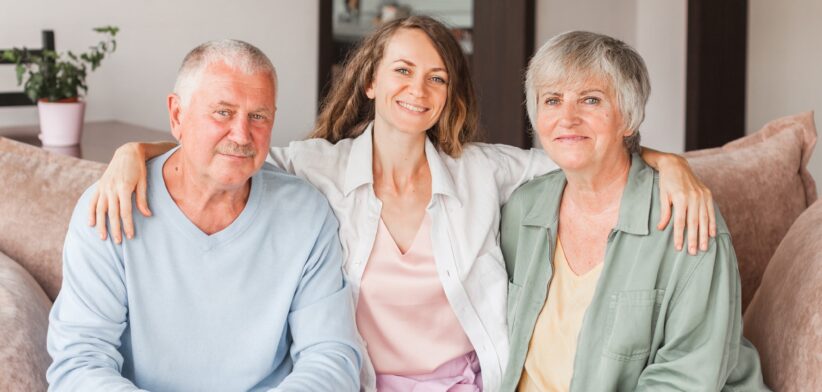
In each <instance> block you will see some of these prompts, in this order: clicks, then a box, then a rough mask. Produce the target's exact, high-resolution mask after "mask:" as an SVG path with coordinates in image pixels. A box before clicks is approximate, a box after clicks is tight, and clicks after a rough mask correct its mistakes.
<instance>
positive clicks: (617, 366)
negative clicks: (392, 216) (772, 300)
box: [501, 32, 767, 391]
mask: <svg viewBox="0 0 822 392" xmlns="http://www.w3.org/2000/svg"><path fill="white" fill-rule="evenodd" d="M649 93H650V85H649V83H648V71H647V69H646V68H645V64H644V62H643V60H642V58H641V57H640V56H639V54H638V53H637V52H636V51H635V50H634V49H632V48H631V47H629V46H628V45H626V44H625V43H623V42H621V41H618V40H616V39H613V38H610V37H607V36H603V35H599V34H594V33H588V32H570V33H565V34H562V35H559V36H557V37H555V38H553V39H552V40H550V41H549V42H548V43H546V44H545V45H544V46H543V47H542V48H541V49H540V50H539V52H538V53H537V54H536V56H534V58H533V60H531V63H530V65H529V68H528V74H527V80H526V94H527V104H528V114H529V116H530V119H531V123H532V124H533V126H534V128H535V129H536V131H537V134H538V136H539V138H540V141H541V142H542V146H543V147H544V148H545V150H546V151H547V153H548V155H549V156H550V157H551V159H552V160H553V161H555V162H556V163H557V165H559V167H560V169H561V170H558V171H554V172H551V173H549V174H546V175H544V176H541V177H538V178H537V179H534V180H533V181H531V182H529V183H527V184H526V185H523V186H522V187H521V188H520V189H518V190H517V191H516V192H515V193H514V194H513V195H512V197H511V199H510V201H509V202H508V203H507V205H506V206H505V207H504V209H503V213H502V214H503V215H502V223H501V240H502V251H503V255H504V257H505V261H506V265H507V268H508V273H509V279H510V282H509V296H508V303H509V304H508V322H509V336H510V344H511V351H510V353H511V355H510V360H509V363H508V366H507V369H506V372H505V376H504V379H503V388H502V390H504V391H512V390H515V389H516V390H519V391H567V390H571V391H615V390H618V391H634V390H654V391H658V390H683V391H710V390H714V391H718V390H724V389H726V388H727V389H732V390H737V389H736V388H739V389H738V390H745V391H751V390H766V389H767V388H766V387H765V386H764V384H763V383H762V376H761V372H760V366H759V358H758V355H757V353H756V350H755V349H754V348H753V347H752V346H751V345H750V344H749V343H748V342H747V341H746V340H745V339H744V338H743V337H742V318H741V311H740V283H739V273H738V271H737V262H736V256H735V255H734V250H733V247H732V245H731V238H730V235H729V233H728V229H727V227H726V226H725V224H724V221H723V220H722V219H721V218H719V217H717V235H716V237H715V238H712V239H711V240H710V244H709V248H708V251H707V252H704V253H700V254H698V255H689V254H688V253H686V252H681V251H677V250H676V249H675V246H674V242H673V238H672V231H671V230H670V228H668V229H667V230H664V231H658V230H654V229H653V222H654V221H656V220H658V219H659V216H658V214H659V211H658V209H656V208H654V206H656V205H658V204H659V202H660V195H659V192H658V181H659V178H658V175H657V173H656V172H655V171H654V170H653V169H652V168H650V167H649V166H648V165H647V164H646V163H645V162H643V160H642V159H641V158H640V156H639V155H638V154H637V146H638V141H639V133H638V129H639V125H640V123H642V120H643V117H644V108H645V103H646V102H647V100H648V95H649Z"/></svg>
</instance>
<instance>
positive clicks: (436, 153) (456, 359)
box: [89, 16, 713, 391]
mask: <svg viewBox="0 0 822 392" xmlns="http://www.w3.org/2000/svg"><path fill="white" fill-rule="evenodd" d="M475 101H476V99H475V95H474V91H473V84H472V80H471V78H470V74H469V69H468V65H467V63H466V61H465V58H464V56H463V54H462V52H461V50H460V47H459V45H458V43H457V42H456V40H455V39H454V38H453V37H452V35H451V33H450V32H449V30H448V29H447V28H446V27H445V26H443V25H442V24H441V23H439V22H437V21H435V20H433V19H431V18H428V17H418V16H415V17H410V18H406V19H400V20H396V21H393V22H390V23H387V24H384V25H382V26H381V27H380V28H379V29H377V30H376V31H375V32H374V33H372V34H371V35H369V36H368V37H366V38H365V39H364V41H363V42H362V43H361V45H360V46H359V47H358V48H357V49H356V50H355V52H354V53H353V54H352V56H351V57H350V58H349V60H348V61H347V64H346V66H345V69H344V71H343V73H342V75H341V77H340V79H339V81H338V82H337V83H336V84H335V85H334V86H333V88H332V91H331V92H330V94H329V96H328V99H327V100H326V102H325V103H324V104H323V107H322V112H321V114H320V116H319V118H318V120H317V124H316V127H315V130H314V132H313V134H312V138H311V139H308V140H304V141H298V142H292V143H291V144H290V145H289V146H288V147H286V148H272V149H271V158H272V161H273V163H274V164H275V165H277V166H279V167H281V168H283V169H285V170H287V171H289V172H291V173H294V174H296V175H298V176H300V177H303V178H305V179H307V180H308V181H310V182H311V183H312V184H314V185H315V186H316V187H317V188H319V189H320V190H321V191H322V192H323V193H324V194H325V195H326V197H328V200H329V202H330V204H331V206H332V208H333V209H334V211H335V213H336V215H337V218H338V219H339V221H340V239H341V241H342V246H343V252H344V257H345V260H344V261H343V263H344V269H345V272H346V275H347V277H348V279H349V281H350V283H351V285H352V288H353V289H354V297H355V298H354V299H355V303H356V304H357V325H358V328H359V330H360V334H361V335H362V338H363V340H364V344H365V346H366V349H367V353H368V358H366V361H365V364H364V366H363V374H362V381H363V386H364V389H366V390H374V388H375V387H376V388H378V389H379V390H380V391H411V390H415V391H479V390H483V388H484V389H485V390H488V391H497V390H498V389H499V388H500V381H501V377H502V371H503V369H504V367H505V366H506V363H507V360H508V337H507V335H508V329H507V324H506V295H507V286H508V279H507V276H506V271H505V267H504V263H503V260H502V254H501V251H500V248H499V243H498V236H499V223H500V211H499V209H500V206H501V205H502V204H503V203H505V202H506V200H507V199H508V197H509V195H511V193H512V192H513V191H514V189H516V188H517V187H518V186H519V185H520V184H522V183H524V182H525V181H527V180H529V179H531V178H532V177H534V176H535V175H538V174H544V173H546V172H548V171H549V170H552V169H554V168H556V165H554V164H553V162H551V161H550V160H549V159H548V158H547V157H546V156H545V154H544V153H543V152H542V151H540V150H530V151H524V150H520V149H518V148H514V147H509V146H504V145H488V144H481V143H472V142H471V141H472V140H473V139H474V135H475V133H476V126H477V112H476V102H475ZM171 147H172V146H171V145H168V144H128V145H125V146H123V147H121V149H120V150H119V151H118V153H117V154H116V155H115V157H114V158H113V160H112V163H111V164H110V166H109V168H108V170H107V171H106V173H105V174H104V176H103V178H102V179H101V182H100V185H99V187H98V192H99V197H98V198H97V201H96V202H95V204H96V205H95V206H94V207H93V208H92V211H96V216H90V217H89V218H90V223H91V224H92V225H93V224H95V222H96V224H97V227H98V229H99V230H100V231H101V236H105V230H106V227H105V221H106V219H105V217H106V214H108V217H109V229H110V230H111V232H112V235H115V236H117V238H118V239H119V236H120V219H122V221H123V222H124V225H125V226H124V229H125V232H126V235H127V236H128V237H131V236H133V235H134V233H133V229H132V228H131V224H130V221H131V193H132V192H134V190H135V188H136V193H137V199H136V200H137V206H138V208H139V209H140V211H141V212H142V213H143V214H146V215H148V214H150V211H149V210H148V206H147V205H146V202H145V197H144V195H143V194H144V192H145V174H144V171H145V164H144V162H143V161H144V160H145V159H146V158H151V157H153V156H156V155H158V154H159V153H161V152H163V151H166V150H168V149H169V148H171ZM643 157H644V158H645V159H647V160H648V161H649V162H650V163H651V164H652V165H653V166H654V167H657V168H658V169H659V170H660V171H661V173H662V183H661V186H660V189H661V194H663V195H665V196H664V197H663V199H664V200H663V202H661V205H660V206H661V208H662V211H663V212H662V214H661V215H662V216H663V217H662V219H661V220H660V227H664V226H665V225H666V224H667V223H668V220H669V218H670V202H671V200H673V205H674V211H675V212H676V215H677V217H676V219H675V222H676V227H677V230H678V233H679V240H678V241H680V242H678V243H677V245H680V244H681V241H682V231H683V229H684V227H685V221H686V220H687V222H688V227H689V230H688V232H689V244H690V245H691V247H690V248H691V249H690V250H692V251H694V252H695V251H696V233H697V230H700V231H701V235H702V237H703V238H702V239H701V241H703V243H707V237H708V233H707V232H708V230H707V229H708V228H709V227H713V217H712V211H711V210H710V208H711V205H712V199H711V197H710V193H709V192H707V189H705V187H704V186H703V185H702V184H701V183H700V182H699V180H697V179H696V178H695V177H694V176H693V174H692V173H691V172H690V169H689V167H688V166H687V164H686V163H685V162H684V160H683V159H682V158H679V157H676V156H673V155H668V154H660V153H656V152H653V151H646V152H645V153H644V155H643ZM686 215H687V219H686ZM697 226H698V227H699V229H697Z"/></svg>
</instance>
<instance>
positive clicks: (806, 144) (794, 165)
mask: <svg viewBox="0 0 822 392" xmlns="http://www.w3.org/2000/svg"><path fill="white" fill-rule="evenodd" d="M815 143H816V126H815V125H814V121H813V113H812V112H809V113H802V114H798V115H795V116H789V117H783V118H780V119H777V120H774V121H771V122H770V123H768V124H766V125H765V127H763V128H762V129H761V130H759V131H757V132H756V133H753V134H751V135H748V136H746V137H743V138H741V139H737V140H735V141H733V142H730V143H728V144H726V145H724V146H722V147H720V148H712V149H707V150H699V151H693V152H689V153H687V154H685V156H686V157H687V158H688V161H689V162H690V164H691V166H692V167H693V169H694V171H695V172H696V174H697V175H699V177H700V178H702V180H703V181H704V182H705V183H706V184H707V185H708V187H709V188H710V189H711V190H712V191H713V194H714V198H715V199H716V202H717V204H719V208H720V210H721V211H722V215H723V216H724V217H725V221H726V223H727V224H728V228H729V229H730V231H731V236H732V237H733V244H734V248H735V249H736V255H737V258H738V259H739V273H740V275H741V278H742V309H743V311H744V309H745V308H746V307H747V305H748V303H749V302H750V300H751V298H752V297H753V295H754V293H755V292H756V289H757V287H759V282H760V280H761V279H762V274H763V272H764V271H765V267H766V266H767V265H768V261H769V260H770V259H771V256H773V253H774V251H775V250H776V247H777V246H779V242H780V241H781V240H782V238H783V237H784V236H785V233H787V232H788V229H789V228H790V227H791V224H792V223H793V222H794V220H796V218H797V217H798V216H799V215H800V214H801V213H802V211H804V210H805V209H806V208H807V207H808V206H809V205H811V204H812V203H813V202H814V201H815V200H816V185H815V184H814V181H813V179H812V178H811V176H810V174H809V173H808V171H807V165H808V161H809V160H810V158H811V153H812V152H813V147H814V144H815Z"/></svg>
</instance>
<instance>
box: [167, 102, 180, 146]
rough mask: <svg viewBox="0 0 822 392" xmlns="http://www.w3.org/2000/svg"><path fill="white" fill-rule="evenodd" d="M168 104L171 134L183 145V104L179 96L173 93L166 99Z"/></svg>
mask: <svg viewBox="0 0 822 392" xmlns="http://www.w3.org/2000/svg"><path fill="white" fill-rule="evenodd" d="M166 104H167V105H168V119H169V122H170V123H171V134H172V135H173V136H174V138H175V139H177V141H178V142H180V143H182V141H183V135H182V133H183V132H182V131H183V129H182V128H183V127H182V125H181V121H180V120H181V117H182V116H183V102H182V100H181V99H180V96H179V95H177V94H175V93H171V94H169V95H168V97H167V98H166Z"/></svg>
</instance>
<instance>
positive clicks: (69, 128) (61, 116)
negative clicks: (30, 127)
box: [37, 101, 86, 146]
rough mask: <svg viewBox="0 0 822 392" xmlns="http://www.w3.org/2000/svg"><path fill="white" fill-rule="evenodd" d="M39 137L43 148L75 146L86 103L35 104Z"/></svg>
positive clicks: (79, 133)
mask: <svg viewBox="0 0 822 392" xmlns="http://www.w3.org/2000/svg"><path fill="white" fill-rule="evenodd" d="M37 111H38V112H39V114H40V135H38V137H39V138H40V140H41V141H42V142H43V145H44V146H76V145H78V144H80V136H81V134H82V132H83V117H84V115H85V111H86V103H85V102H83V101H79V102H43V101H41V102H37Z"/></svg>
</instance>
